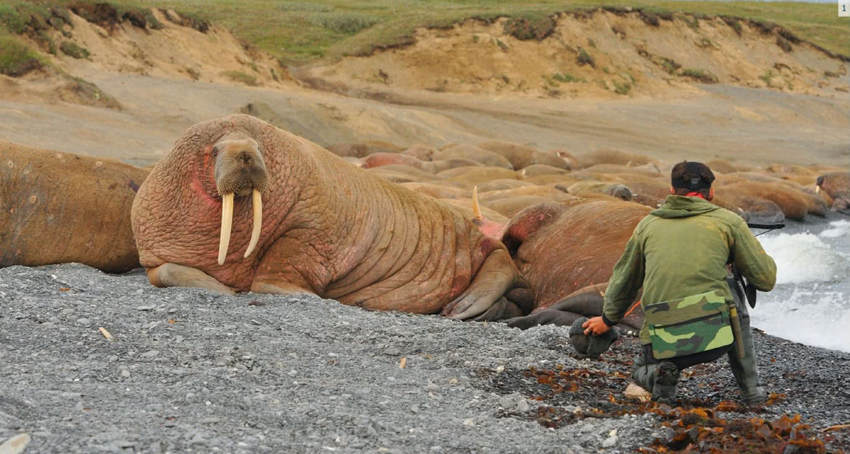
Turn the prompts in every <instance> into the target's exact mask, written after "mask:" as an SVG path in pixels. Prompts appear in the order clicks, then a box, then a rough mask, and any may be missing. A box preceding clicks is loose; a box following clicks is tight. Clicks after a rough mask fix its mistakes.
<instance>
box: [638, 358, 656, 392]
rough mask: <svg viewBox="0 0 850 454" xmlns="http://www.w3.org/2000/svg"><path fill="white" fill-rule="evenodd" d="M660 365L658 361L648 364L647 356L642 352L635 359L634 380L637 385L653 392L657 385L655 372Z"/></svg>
mask: <svg viewBox="0 0 850 454" xmlns="http://www.w3.org/2000/svg"><path fill="white" fill-rule="evenodd" d="M658 365H659V364H658V363H655V364H647V363H646V356H645V355H644V353H643V352H641V354H640V355H638V357H637V359H636V360H635V370H634V372H632V380H633V381H634V382H635V384H636V385H638V386H640V387H641V388H643V389H645V390H647V391H648V392H650V393H651V392H652V389H653V388H654V387H655V372H656V371H657V369H658Z"/></svg>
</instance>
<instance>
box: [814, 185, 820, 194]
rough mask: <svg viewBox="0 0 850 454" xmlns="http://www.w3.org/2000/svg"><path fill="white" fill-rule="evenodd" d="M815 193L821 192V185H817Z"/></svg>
mask: <svg viewBox="0 0 850 454" xmlns="http://www.w3.org/2000/svg"><path fill="white" fill-rule="evenodd" d="M815 194H820V186H817V185H816V186H815Z"/></svg>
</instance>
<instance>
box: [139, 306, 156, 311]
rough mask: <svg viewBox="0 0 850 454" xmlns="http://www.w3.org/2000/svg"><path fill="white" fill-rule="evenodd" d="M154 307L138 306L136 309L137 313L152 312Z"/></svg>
mask: <svg viewBox="0 0 850 454" xmlns="http://www.w3.org/2000/svg"><path fill="white" fill-rule="evenodd" d="M154 307H156V306H139V307H137V308H136V310H137V311H152V310H153V309H154Z"/></svg>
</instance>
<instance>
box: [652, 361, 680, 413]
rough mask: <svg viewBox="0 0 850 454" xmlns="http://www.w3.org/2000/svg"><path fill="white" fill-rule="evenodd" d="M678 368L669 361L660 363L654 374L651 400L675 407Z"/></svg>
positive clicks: (677, 388)
mask: <svg viewBox="0 0 850 454" xmlns="http://www.w3.org/2000/svg"><path fill="white" fill-rule="evenodd" d="M679 375H680V374H679V368H678V367H676V365H675V364H673V363H671V362H670V361H661V363H660V364H659V365H658V369H657V370H656V372H655V386H653V387H652V400H653V401H655V402H658V403H662V404H667V405H676V392H677V391H678V390H679Z"/></svg>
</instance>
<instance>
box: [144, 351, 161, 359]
mask: <svg viewBox="0 0 850 454" xmlns="http://www.w3.org/2000/svg"><path fill="white" fill-rule="evenodd" d="M157 355H159V350H151V351H149V352H145V353H142V355H141V356H142V358H154V357H156V356H157Z"/></svg>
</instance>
